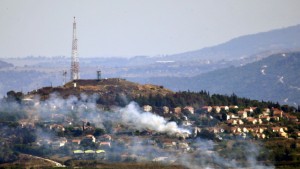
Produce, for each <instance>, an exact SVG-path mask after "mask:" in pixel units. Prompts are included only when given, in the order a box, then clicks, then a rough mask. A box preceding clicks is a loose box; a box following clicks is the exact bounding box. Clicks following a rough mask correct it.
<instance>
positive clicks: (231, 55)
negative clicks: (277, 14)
mask: <svg viewBox="0 0 300 169" xmlns="http://www.w3.org/2000/svg"><path fill="white" fill-rule="evenodd" d="M299 39H300V25H296V26H291V27H287V28H282V29H276V30H272V31H268V32H262V33H257V34H251V35H245V36H241V37H237V38H234V39H232V40H230V41H228V42H225V43H222V44H220V45H216V46H212V47H207V48H203V49H200V50H195V51H190V52H184V53H180V54H175V55H169V56H166V57H165V59H169V60H180V59H185V60H197V59H203V60H205V59H207V60H222V59H224V60H235V59H240V58H245V57H249V56H251V55H255V54H257V53H262V52H266V51H275V52H278V51H292V50H295V49H300V40H299Z"/></svg>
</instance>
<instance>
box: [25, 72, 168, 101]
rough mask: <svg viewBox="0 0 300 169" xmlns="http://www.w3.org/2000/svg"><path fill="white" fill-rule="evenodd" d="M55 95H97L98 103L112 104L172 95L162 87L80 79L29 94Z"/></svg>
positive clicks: (44, 96)
mask: <svg viewBox="0 0 300 169" xmlns="http://www.w3.org/2000/svg"><path fill="white" fill-rule="evenodd" d="M52 93H56V94H58V95H59V96H61V97H63V98H68V97H69V96H71V95H72V96H80V95H81V94H86V95H88V96H90V95H94V94H96V95H98V96H99V99H100V102H101V101H102V102H103V103H105V104H108V105H110V104H114V103H115V101H117V100H119V99H127V98H136V97H141V96H143V97H148V96H150V95H161V96H165V95H167V94H171V93H173V92H172V91H171V90H168V89H165V88H164V87H163V86H157V85H151V84H145V85H142V84H138V83H134V82H130V81H127V80H125V79H120V78H109V79H101V80H97V79H80V80H74V81H71V82H68V83H66V84H65V85H64V86H59V87H43V88H41V89H38V90H36V91H33V92H30V94H31V95H40V96H41V99H47V98H48V97H49V96H50V94H52Z"/></svg>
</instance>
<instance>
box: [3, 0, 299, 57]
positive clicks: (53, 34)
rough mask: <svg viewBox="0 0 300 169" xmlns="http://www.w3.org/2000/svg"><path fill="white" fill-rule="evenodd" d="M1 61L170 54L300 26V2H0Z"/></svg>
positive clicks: (166, 0)
mask: <svg viewBox="0 0 300 169" xmlns="http://www.w3.org/2000/svg"><path fill="white" fill-rule="evenodd" d="M0 4H1V5H0V24H1V27H0V30H1V31H0V37H1V38H0V46H1V47H2V48H1V49H2V50H0V58H8V57H26V56H47V57H51V56H66V57H69V56H70V55H71V40H72V22H73V16H76V20H77V35H78V39H79V40H78V52H79V57H80V58H83V57H110V56H114V57H133V56H141V55H143V56H145V55H146V56H158V55H171V54H177V53H182V52H187V51H192V50H197V49H201V48H204V47H209V46H214V45H218V44H221V43H224V42H226V41H229V40H231V39H233V38H236V37H239V36H243V35H248V34H255V33H259V32H266V31H270V30H274V29H280V28H284V27H289V26H294V25H298V24H300V22H299V18H300V12H299V11H298V9H297V7H298V6H300V1H297V0H291V1H282V0H266V1H259V0H253V1H247V2H245V1H239V0H226V1H218V0H214V1H197V0H189V1H177V0H176V1H173V0H172V1H171V0H165V1H156V0H155V1H136V0H126V1H79V0H77V1H69V0H67V1H56V0H54V1H37V0H28V1H16V0H12V1H11V0H1V1H0Z"/></svg>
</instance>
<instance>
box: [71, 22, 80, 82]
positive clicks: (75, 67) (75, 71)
mask: <svg viewBox="0 0 300 169" xmlns="http://www.w3.org/2000/svg"><path fill="white" fill-rule="evenodd" d="M79 78H80V77H79V61H78V57H77V37H76V21H75V17H74V22H73V39H72V58H71V81H72V80H77V79H79Z"/></svg>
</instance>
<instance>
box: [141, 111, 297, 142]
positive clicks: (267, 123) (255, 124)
mask: <svg viewBox="0 0 300 169" xmlns="http://www.w3.org/2000/svg"><path fill="white" fill-rule="evenodd" d="M256 109H257V107H248V108H245V109H239V107H238V106H236V105H233V106H203V107H201V110H202V111H203V112H204V113H201V114H200V115H199V118H200V119H203V118H210V119H213V118H218V119H219V120H220V121H221V123H219V124H218V125H216V126H215V127H205V128H206V129H207V130H209V131H210V132H213V133H215V134H218V133H222V132H228V133H231V134H234V135H241V136H243V137H246V136H247V135H248V134H251V135H252V136H253V137H255V138H259V139H265V138H267V135H266V134H265V133H266V131H267V130H269V131H270V132H273V133H275V134H276V135H278V136H279V137H284V138H288V137H289V133H288V130H287V127H286V126H277V124H278V123H276V122H279V121H280V120H282V119H284V120H288V121H289V122H291V123H295V124H299V123H300V122H299V120H298V118H297V116H294V115H291V114H290V113H287V112H283V111H282V110H280V109H278V108H272V109H269V108H264V109H262V110H260V111H259V112H260V113H259V114H257V112H258V111H257V112H255V110H256ZM143 110H144V111H145V112H151V111H152V107H151V106H150V105H145V106H143ZM162 110H163V114H174V115H180V114H182V112H183V111H185V112H189V113H190V114H194V112H195V109H194V108H193V107H192V106H186V107H184V108H181V107H175V108H173V109H170V108H168V107H166V106H164V107H163V108H162ZM230 110H234V111H232V112H230ZM183 117H184V121H183V126H192V127H196V129H197V126H194V125H193V124H194V122H193V121H190V120H189V119H188V118H187V116H183ZM222 124H226V125H227V126H224V125H222ZM220 126H222V127H220ZM198 130H200V131H201V129H199V128H198ZM296 134H297V135H298V137H300V132H297V133H296Z"/></svg>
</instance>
